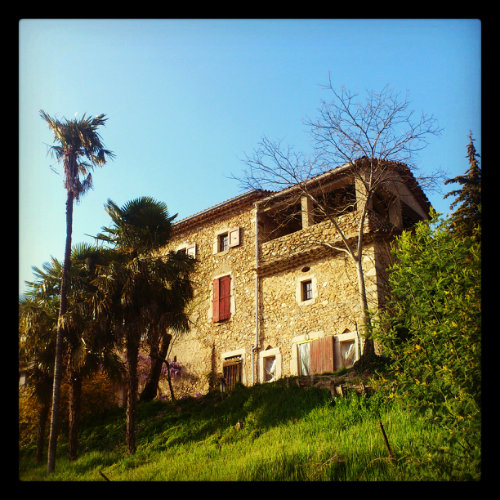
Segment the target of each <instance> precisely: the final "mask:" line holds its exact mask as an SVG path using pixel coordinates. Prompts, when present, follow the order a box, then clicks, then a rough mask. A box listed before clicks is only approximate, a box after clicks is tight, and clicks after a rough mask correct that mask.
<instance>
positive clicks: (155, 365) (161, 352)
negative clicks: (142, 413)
mask: <svg viewBox="0 0 500 500" xmlns="http://www.w3.org/2000/svg"><path fill="white" fill-rule="evenodd" d="M171 339H172V335H170V334H168V333H165V334H164V335H162V338H161V342H160V346H159V348H158V347H157V346H152V348H151V351H150V354H149V356H150V358H151V369H150V371H149V374H148V380H147V382H146V385H145V386H144V389H143V391H142V393H141V398H140V400H141V401H151V400H153V399H154V398H155V397H156V393H157V392H158V383H159V381H160V375H161V369H162V366H163V363H166V362H167V361H166V357H167V352H168V346H169V345H170V340H171ZM167 368H168V367H167Z"/></svg>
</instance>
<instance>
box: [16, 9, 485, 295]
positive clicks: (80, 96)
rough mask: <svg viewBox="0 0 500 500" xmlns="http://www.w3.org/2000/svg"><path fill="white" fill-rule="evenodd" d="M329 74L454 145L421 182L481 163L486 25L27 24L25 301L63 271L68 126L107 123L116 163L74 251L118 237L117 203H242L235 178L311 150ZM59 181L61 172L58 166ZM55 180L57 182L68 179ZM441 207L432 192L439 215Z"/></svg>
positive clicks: (22, 35)
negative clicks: (262, 148)
mask: <svg viewBox="0 0 500 500" xmlns="http://www.w3.org/2000/svg"><path fill="white" fill-rule="evenodd" d="M329 73H330V74H331V77H332V80H333V82H334V84H335V86H336V87H340V86H342V85H345V86H346V87H347V88H348V89H349V90H352V91H358V92H360V93H361V94H363V93H364V92H365V91H366V90H381V89H382V88H383V87H384V86H385V85H387V84H388V85H390V86H391V87H392V88H393V89H394V90H396V91H398V92H401V93H403V94H404V93H405V92H408V97H409V100H410V101H411V108H412V109H413V110H415V111H416V112H417V113H420V112H425V113H428V114H432V115H434V116H435V118H436V119H437V120H438V122H439V125H440V127H441V128H442V129H443V133H442V134H441V135H440V136H439V137H433V138H431V143H430V145H429V146H428V147H427V149H426V150H425V151H423V152H422V153H420V155H419V162H418V163H419V167H420V168H421V170H422V171H423V172H431V171H434V170H436V169H443V170H445V171H446V172H447V174H448V177H449V178H451V177H454V176H456V175H459V174H462V173H463V172H464V171H465V170H466V169H467V168H468V161H467V158H466V145H467V143H468V135H469V131H472V134H473V137H474V139H475V146H476V149H477V151H478V153H480V152H481V108H480V103H481V23H480V21H478V20H474V19H469V20H468V19H449V20H446V19H435V20H434V19H422V20H417V19H401V20H397V19H389V20H383V19H377V20H358V19H353V20H335V19H332V20H328V19H318V20H313V19H307V20H301V19H297V20H276V19H273V20H265V19H258V20H238V19H234V20H208V19H202V20H189V19H186V20H161V19H152V20H144V19H140V20H139V19H138V20H133V19H116V20H104V19H102V20H100V19H89V20H79V19H75V20H70V19H68V20H67V19H54V20H50V19H40V20H37V19H25V20H21V21H20V24H19V291H20V293H22V292H23V291H24V290H25V286H24V281H26V280H31V279H32V278H33V272H32V269H31V267H32V266H38V267H39V266H41V265H42V264H43V263H44V262H47V261H49V259H50V257H51V256H54V257H56V258H58V259H61V260H62V257H63V251H64V243H65V237H66V226H65V199H66V193H65V190H64V188H63V177H62V169H61V167H60V166H59V165H58V164H57V163H56V162H55V160H54V159H53V158H52V157H51V156H49V155H48V154H47V151H48V150H47V145H48V144H52V143H53V142H52V139H53V137H52V135H51V133H50V131H49V129H48V127H47V124H46V123H45V122H44V121H43V120H42V119H41V118H40V115H39V111H40V109H43V110H45V111H46V112H47V113H48V114H49V115H51V116H53V117H56V118H60V119H62V118H68V119H71V118H73V117H74V116H75V113H76V114H77V115H76V116H82V115H83V114H84V113H85V114H87V115H89V114H90V115H93V116H95V115H98V114H101V113H104V114H105V115H106V116H107V117H108V122H107V124H106V126H105V127H104V128H102V130H101V135H102V139H103V142H104V143H105V145H106V147H107V148H109V149H111V150H112V151H113V152H114V153H115V154H116V158H115V159H114V160H113V161H112V162H109V163H108V164H107V165H106V166H105V167H104V168H102V169H98V170H96V171H95V172H94V174H93V179H94V189H93V190H92V191H90V192H88V193H87V194H86V195H85V196H84V197H83V198H82V199H81V201H80V203H79V204H77V205H75V210H74V220H73V243H78V242H83V241H88V242H92V241H93V240H92V238H90V237H89V236H86V235H95V234H97V233H98V232H99V231H100V229H101V227H102V226H103V225H106V224H108V223H109V218H108V216H107V214H106V213H105V211H104V204H105V203H106V201H107V199H108V198H110V199H112V200H113V201H114V202H115V203H117V204H118V205H122V204H124V203H125V202H127V201H129V200H132V199H134V198H137V197H140V196H152V197H154V198H156V199H158V200H161V201H164V202H166V203H167V205H168V207H169V211H170V213H171V214H172V215H173V214H175V213H178V214H179V215H178V218H183V217H187V216H189V215H191V214H193V213H195V212H197V211H199V210H202V209H204V208H208V207H209V206H211V205H214V204H216V203H219V202H221V201H224V200H226V199H228V198H231V197H233V196H236V195H238V194H240V193H241V192H242V191H241V188H240V186H239V184H238V182H236V181H235V180H233V179H231V178H230V176H231V174H238V173H239V172H241V171H242V169H243V163H242V160H243V158H244V156H245V154H246V153H248V154H250V153H251V152H252V151H253V149H254V148H255V147H256V146H257V144H258V142H259V140H260V139H262V137H264V136H267V137H270V138H273V139H283V141H284V142H285V143H287V144H290V145H293V146H294V147H295V148H296V149H298V150H303V151H307V150H308V148H309V136H308V133H307V129H306V127H305V126H304V124H303V120H304V118H306V117H311V118H313V117H315V116H316V112H317V109H318V107H319V105H320V102H321V100H322V99H327V98H328V94H327V93H326V91H325V90H324V89H323V88H322V86H323V85H324V84H326V83H327V81H328V75H329ZM51 167H52V168H51ZM54 169H55V170H56V172H57V173H56V172H54ZM449 190H451V186H445V187H443V191H442V193H433V192H429V193H427V195H428V197H429V199H430V201H431V203H432V204H433V205H434V207H435V208H436V209H437V210H438V211H441V212H447V211H448V209H449V204H450V201H449V199H447V200H443V194H444V193H446V192H448V191H449Z"/></svg>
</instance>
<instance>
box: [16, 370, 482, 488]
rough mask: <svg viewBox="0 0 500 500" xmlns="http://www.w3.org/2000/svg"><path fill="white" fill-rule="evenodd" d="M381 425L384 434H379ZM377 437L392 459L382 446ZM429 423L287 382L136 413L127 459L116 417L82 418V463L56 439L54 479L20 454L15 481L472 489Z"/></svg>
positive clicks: (378, 400)
mask: <svg viewBox="0 0 500 500" xmlns="http://www.w3.org/2000/svg"><path fill="white" fill-rule="evenodd" d="M381 424H382V426H381ZM382 428H383V430H384V431H385V434H386V437H387V442H388V444H389V446H390V452H391V453H389V449H388V448H387V445H386V443H385V441H384V436H383V432H382ZM446 439H447V436H446V432H445V431H444V430H442V428H441V427H440V426H437V425H434V426H433V425H432V424H431V423H430V422H429V420H428V419H424V418H422V417H418V416H417V415H416V414H412V413H411V412H410V411H409V410H407V409H403V406H401V403H400V402H398V401H395V400H394V401H393V400H387V399H386V398H385V397H383V396H382V391H379V392H376V393H375V394H373V395H372V396H369V397H368V396H366V395H359V394H356V393H351V394H348V395H347V396H346V397H336V398H335V399H332V396H331V394H330V392H329V391H328V390H325V389H319V388H316V387H308V388H304V387H299V386H298V384H297V383H296V380H295V379H293V378H292V379H283V380H280V381H278V382H276V383H271V384H264V385H256V386H254V387H250V388H248V387H244V386H241V385H240V386H237V387H236V388H235V389H234V390H233V391H232V392H230V393H229V394H227V395H225V396H224V398H222V397H221V395H220V394H219V393H218V392H210V393H208V394H206V395H204V396H201V397H198V398H186V399H183V400H180V401H177V402H162V401H152V402H148V403H139V405H138V434H137V452H136V453H135V454H134V455H127V453H126V447H125V418H124V410H123V409H119V408H115V409H110V410H106V411H105V412H103V413H101V414H99V415H91V416H88V417H86V418H85V420H84V421H83V422H82V426H81V437H80V445H81V448H80V456H79V458H77V459H76V460H75V461H72V462H69V461H68V459H67V458H66V452H67V443H66V441H65V436H64V435H61V438H60V442H59V445H58V455H59V456H58V458H57V467H56V471H55V472H54V473H53V474H51V475H50V476H47V474H46V464H45V463H42V464H40V465H37V464H36V463H35V461H34V454H35V449H34V445H33V444H26V445H24V446H23V447H22V448H21V450H20V479H21V480H22V481H33V480H34V481H47V480H50V481H65V480H70V481H106V480H109V481H325V480H326V481H331V480H333V481H398V480H403V481H405V480H412V481H415V480H436V481H443V480H444V481H446V480H470V479H478V478H479V474H480V471H479V464H478V463H471V462H470V461H469V460H466V459H461V458H460V456H459V454H457V453H456V452H457V450H453V449H450V447H449V446H448V443H447V441H446Z"/></svg>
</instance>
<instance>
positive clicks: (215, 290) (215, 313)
mask: <svg viewBox="0 0 500 500" xmlns="http://www.w3.org/2000/svg"><path fill="white" fill-rule="evenodd" d="M212 294H213V296H212V321H213V322H214V323H215V322H217V321H219V317H220V307H219V300H220V299H219V296H220V294H219V278H217V279H214V280H213V282H212Z"/></svg>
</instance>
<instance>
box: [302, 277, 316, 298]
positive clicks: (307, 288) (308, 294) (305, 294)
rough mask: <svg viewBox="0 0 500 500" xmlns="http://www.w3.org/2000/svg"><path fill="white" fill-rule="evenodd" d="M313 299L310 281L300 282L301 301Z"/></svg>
mask: <svg viewBox="0 0 500 500" xmlns="http://www.w3.org/2000/svg"><path fill="white" fill-rule="evenodd" d="M312 298H313V292H312V280H306V281H303V282H302V300H311V299H312Z"/></svg>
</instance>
